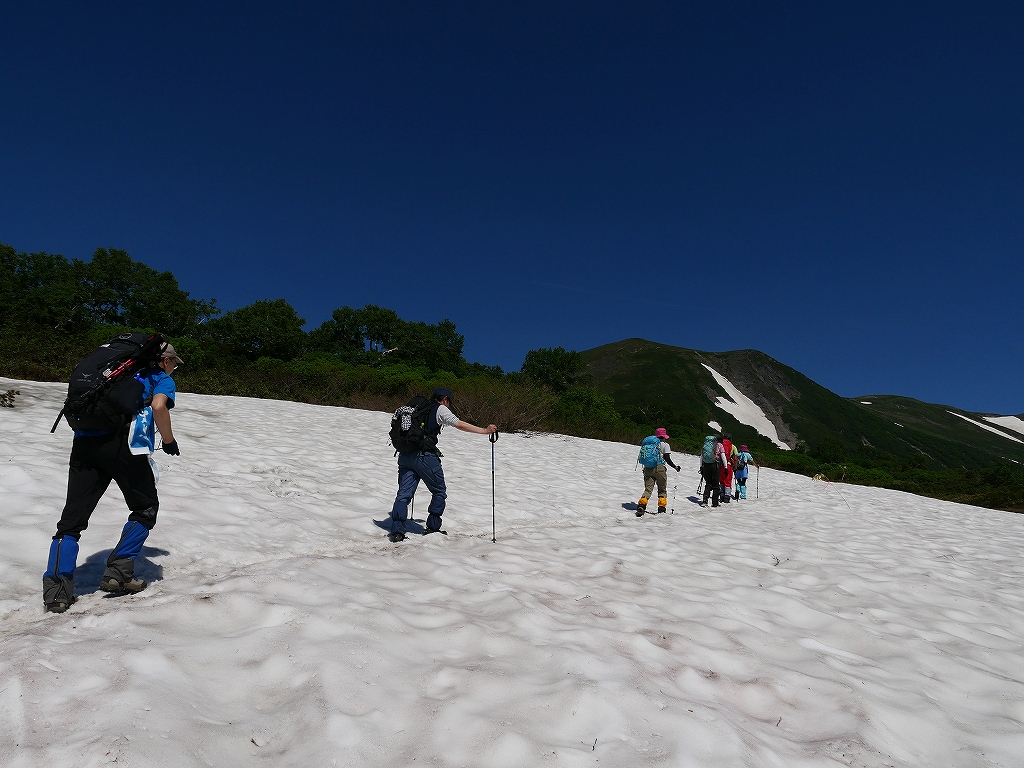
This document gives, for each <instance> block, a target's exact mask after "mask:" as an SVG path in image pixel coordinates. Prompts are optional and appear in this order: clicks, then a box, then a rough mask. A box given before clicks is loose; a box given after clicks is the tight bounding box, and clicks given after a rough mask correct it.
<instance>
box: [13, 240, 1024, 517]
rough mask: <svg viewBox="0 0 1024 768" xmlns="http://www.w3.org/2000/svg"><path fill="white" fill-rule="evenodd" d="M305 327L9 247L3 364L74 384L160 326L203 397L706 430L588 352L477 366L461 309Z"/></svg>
mask: <svg viewBox="0 0 1024 768" xmlns="http://www.w3.org/2000/svg"><path fill="white" fill-rule="evenodd" d="M305 325H306V321H305V319H303V318H302V317H300V316H299V315H298V313H297V312H296V311H295V308H294V307H292V306H291V304H289V303H288V302H287V301H286V300H285V299H274V300H260V301H255V302H253V303H252V304H249V305H247V306H244V307H241V308H239V309H235V310H231V311H229V312H223V311H221V309H220V308H219V307H218V306H217V302H216V301H215V300H213V299H197V298H193V297H192V296H190V295H189V293H188V292H187V291H185V290H184V289H182V288H181V286H180V285H179V284H178V281H177V279H176V278H175V277H174V275H173V274H172V273H170V272H160V271H158V270H155V269H153V268H151V267H149V266H148V265H146V264H144V263H142V262H140V261H135V260H134V259H132V258H131V256H130V255H129V254H128V253H127V252H126V251H123V250H120V249H116V248H99V249H97V250H96V251H95V253H94V254H93V256H92V259H91V260H90V261H88V262H85V261H81V260H79V259H67V258H65V257H64V256H61V255H57V254H49V253H23V252H18V251H16V250H15V249H14V248H13V247H11V246H8V245H4V244H0V375H4V376H7V377H11V378H24V379H34V380H40V381H66V380H67V378H68V375H69V374H70V371H71V370H72V369H73V368H74V366H75V364H76V363H77V362H78V361H79V360H80V359H81V358H82V357H84V356H85V355H86V354H87V353H88V352H90V351H91V350H92V349H93V348H95V347H96V346H97V345H99V344H101V343H103V342H106V341H109V340H110V339H111V338H112V337H113V336H116V335H117V334H119V333H123V332H125V331H129V330H131V331H159V332H162V333H166V334H167V335H168V336H170V338H171V341H172V343H173V344H174V346H175V348H176V349H177V350H178V353H179V354H180V355H181V356H182V357H183V358H184V359H185V361H186V364H185V365H184V366H183V367H182V368H180V369H179V370H178V372H177V373H176V374H175V379H176V380H177V382H178V385H179V388H180V389H182V390H183V391H188V392H196V393H200V394H213V395H238V396H248V397H262V398H270V399H285V400H296V401H301V402H308V403H315V404H321V405H340V406H347V407H354V408H369V409H375V410H385V411H391V410H394V409H395V408H397V407H398V406H399V405H402V404H403V403H404V402H405V401H407V400H408V399H409V398H410V397H411V396H412V395H414V394H429V393H430V391H431V390H432V389H433V388H434V387H437V386H444V387H447V388H448V389H450V390H452V392H453V393H454V394H455V398H456V403H457V405H458V413H459V415H460V416H462V417H463V418H465V419H467V420H468V421H472V422H476V423H489V422H493V423H495V424H497V425H498V426H499V428H500V429H501V430H502V431H506V432H507V431H514V430H542V431H553V432H560V433H564V434H570V435H576V436H580V437H593V438H598V439H608V440H619V441H624V442H635V443H639V441H640V440H641V439H642V438H643V437H644V436H645V435H647V434H650V433H651V432H652V431H653V429H654V427H656V426H664V427H667V428H668V430H669V433H670V434H672V435H673V447H674V448H675V449H676V450H678V451H686V452H690V453H696V452H698V451H699V448H700V443H701V441H702V437H703V434H704V433H705V432H706V429H704V428H703V427H702V426H701V425H695V424H690V423H686V419H685V418H682V417H678V418H677V414H674V412H672V411H671V409H667V410H666V409H662V411H659V412H658V413H657V414H654V413H650V412H647V411H644V410H643V409H633V410H631V411H625V412H623V411H622V410H621V409H618V408H617V407H616V404H615V402H614V401H613V399H612V398H611V397H609V396H607V395H603V394H601V393H600V392H598V391H597V390H596V389H595V388H594V386H593V384H592V382H591V381H590V379H589V377H588V376H587V374H586V363H585V360H584V358H583V355H582V354H581V353H580V352H576V351H572V350H566V349H563V348H562V347H554V348H545V349H534V350H530V351H529V352H527V353H526V356H525V360H524V361H523V365H522V366H521V368H520V369H519V370H518V371H503V370H502V369H501V368H500V367H499V366H488V365H483V364H481V363H473V362H469V361H467V360H466V358H465V357H464V355H463V345H464V342H465V338H464V337H463V336H462V334H460V333H459V332H458V330H457V328H456V326H455V323H453V322H452V321H451V320H448V319H444V320H441V321H439V322H437V323H424V322H414V321H409V320H404V319H402V318H401V317H400V316H399V315H398V313H397V312H395V311H394V310H392V309H388V308H385V307H379V306H376V305H373V304H367V305H365V306H363V307H362V308H352V307H348V306H344V307H339V308H338V309H335V310H334V311H333V312H332V313H331V317H330V319H328V320H326V321H324V322H323V323H321V324H320V325H319V326H318V327H316V328H314V329H312V330H310V331H306V330H305V329H304V326H305ZM655 417H656V418H657V420H658V423H657V424H655V423H652V422H651V420H652V419H653V418H655ZM745 439H746V440H747V442H749V443H750V444H751V446H752V447H755V446H756V447H755V452H756V453H757V455H758V460H759V461H760V463H761V464H762V465H764V466H775V467H777V468H780V469H786V470H789V471H794V472H799V473H802V474H807V475H814V474H818V473H825V474H827V475H828V476H829V477H832V479H838V478H839V477H840V476H842V477H845V478H846V479H847V480H848V481H852V482H856V483H861V484H864V485H876V486H881V487H886V488H896V489H900V490H905V491H910V492H913V493H919V494H921V495H926V496H934V497H937V498H945V499H950V500H953V501H961V502H965V503H972V504H978V505H980V506H987V507H994V508H999V509H1013V510H1018V511H1024V473H1021V472H1020V471H1015V470H1012V469H1008V468H1006V467H994V468H991V469H987V470H974V471H968V470H955V469H949V470H942V471H934V470H927V469H923V468H922V467H921V466H918V465H915V464H914V463H913V462H908V461H907V460H904V459H898V458H896V457H894V456H891V455H888V454H884V453H883V452H879V451H874V452H870V455H869V452H866V451H860V452H857V453H856V454H851V455H841V456H840V455H836V450H835V447H834V446H832V445H831V444H830V443H828V441H826V442H825V443H823V444H821V445H817V446H811V447H810V448H809V450H804V451H792V452H787V451H779V450H777V449H775V447H774V446H772V445H771V444H770V442H769V441H767V439H762V438H760V437H759V436H756V435H753V434H752V435H751V437H749V438H745ZM691 479H692V481H693V483H694V486H696V482H697V480H696V477H694V478H691ZM680 484H681V485H682V486H684V487H685V486H686V481H685V480H681V481H680ZM680 493H685V491H680Z"/></svg>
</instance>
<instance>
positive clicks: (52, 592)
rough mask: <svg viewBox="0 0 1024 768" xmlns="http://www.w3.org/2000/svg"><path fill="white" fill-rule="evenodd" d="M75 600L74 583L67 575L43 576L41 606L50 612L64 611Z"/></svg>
mask: <svg viewBox="0 0 1024 768" xmlns="http://www.w3.org/2000/svg"><path fill="white" fill-rule="evenodd" d="M74 602H75V585H74V583H73V582H72V581H71V579H69V578H68V577H67V576H57V577H56V578H52V579H51V578H49V577H48V576H44V577H43V607H45V608H46V610H47V611H49V612H50V613H64V611H66V610H67V609H68V608H70V607H71V605H72V604H73V603H74Z"/></svg>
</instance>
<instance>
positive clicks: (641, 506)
mask: <svg viewBox="0 0 1024 768" xmlns="http://www.w3.org/2000/svg"><path fill="white" fill-rule="evenodd" d="M671 439H672V438H670V437H669V436H668V431H667V430H666V429H665V428H664V427H658V428H657V429H656V430H654V434H653V435H651V436H650V437H645V438H644V440H643V442H642V443H640V455H639V456H637V462H638V463H639V464H640V465H641V466H642V467H643V468H644V495H643V496H641V497H640V501H638V502H637V504H636V516H637V517H641V516H642V515H643V514H644V512H646V511H647V501H648V499H650V498H651V493H652V492H653V491H654V486H655V484H657V486H658V512H664V511H665V508H666V507H667V506H668V470H667V469H665V466H666V465H668V466H670V467H672V469H674V470H675V471H676V472H678V471H679V467H678V466H676V464H675V463H673V461H672V448H670V447H669V444H668V441H669V440H671Z"/></svg>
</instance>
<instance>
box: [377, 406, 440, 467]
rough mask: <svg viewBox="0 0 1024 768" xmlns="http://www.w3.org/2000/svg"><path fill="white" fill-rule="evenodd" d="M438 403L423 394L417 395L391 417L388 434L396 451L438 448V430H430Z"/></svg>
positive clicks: (405, 451)
mask: <svg viewBox="0 0 1024 768" xmlns="http://www.w3.org/2000/svg"><path fill="white" fill-rule="evenodd" d="M436 407H437V403H435V402H433V401H432V400H428V399H427V398H425V397H423V396H422V395H416V397H414V398H413V399H412V400H410V401H409V402H408V403H406V404H405V405H403V406H402V407H401V408H399V409H398V410H397V411H395V415H394V416H392V417H391V431H390V432H389V433H388V436H389V437H390V438H391V444H392V445H393V446H395V452H396V453H416V452H417V451H433V450H435V449H436V448H437V432H433V433H431V432H428V427H429V426H430V422H431V421H432V420H433V421H435V423H436V419H434V418H432V415H433V411H434V409H435V408H436Z"/></svg>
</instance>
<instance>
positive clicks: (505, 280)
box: [0, 2, 1024, 413]
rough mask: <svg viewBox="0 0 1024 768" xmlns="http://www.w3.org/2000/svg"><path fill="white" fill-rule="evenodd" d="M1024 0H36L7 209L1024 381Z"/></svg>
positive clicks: (8, 117) (925, 395)
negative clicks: (297, 0)
mask: <svg viewBox="0 0 1024 768" xmlns="http://www.w3.org/2000/svg"><path fill="white" fill-rule="evenodd" d="M1022 41H1024V6H1022V4H1020V3H966V2H965V3H959V4H953V3H942V2H921V3H896V2H876V3H823V2H806V3H783V2H764V3H723V2H708V3H688V4H687V3H679V2H670V3H598V2H588V3H578V4H560V3H551V2H541V3H536V4H531V3H525V2H515V3H507V4H490V3H481V2H471V3H465V4H454V3H447V4H442V3H438V4H434V3H420V2H416V3H413V2H409V3H365V2H361V3H352V4H340V3H324V4H322V6H318V5H317V4H315V3H306V4H285V3H281V4H278V5H273V6H266V5H264V4H260V3H254V2H245V3H238V4H228V3H220V2H218V3H202V4H199V3H182V2H175V3H138V2H132V3H127V2H125V3H103V4H99V3H67V4H54V3H23V4H14V3H5V4H4V5H3V6H2V7H0V57H2V66H0V104H2V112H0V241H2V242H5V243H8V244H10V245H13V246H15V247H16V248H18V249H19V250H27V251H40V250H42V251H50V252H56V253H63V254H64V255H66V256H69V257H78V258H82V259H88V258H89V256H91V254H92V252H93V250H95V249H96V248H97V247H100V246H112V247H119V248H124V249H126V250H128V252H129V253H131V254H132V256H133V257H135V258H136V259H139V260H142V261H144V262H146V263H147V264H149V265H151V266H153V267H156V268H159V269H169V270H171V271H172V272H174V274H175V276H176V277H177V278H178V279H179V281H180V282H181V284H182V286H183V287H184V288H185V289H186V290H188V291H190V292H191V293H192V295H193V296H196V297H202V298H211V297H212V298H216V299H217V300H218V301H219V302H220V305H221V306H222V307H223V308H225V309H233V308H236V307H239V306H242V305H245V304H248V303H250V302H252V301H255V300H257V299H268V298H269V299H273V298H281V297H283V298H286V299H288V301H290V302H291V303H292V304H293V305H294V306H295V307H296V308H297V309H298V311H299V314H300V315H301V316H302V317H305V318H306V319H307V320H308V325H307V328H312V327H315V325H318V324H319V323H320V322H322V321H323V320H324V319H326V318H328V317H329V316H330V312H331V310H332V309H334V308H335V307H339V306H342V305H345V304H348V305H350V306H362V305H363V304H366V303H375V304H381V305H384V306H388V307H391V308H393V309H395V310H397V311H398V312H399V314H400V315H402V316H403V317H405V318H407V319H412V320H425V321H427V322H436V321H438V320H440V319H442V318H445V317H448V318H451V319H452V320H453V321H455V323H456V324H457V325H458V328H459V330H460V331H461V332H462V333H464V334H465V336H466V347H465V353H466V356H467V357H468V358H469V359H470V360H475V361H479V362H484V363H489V364H500V365H501V366H503V367H505V368H507V369H517V368H518V367H519V365H520V364H521V363H522V360H523V357H524V355H525V353H526V351H527V350H529V349H532V348H536V347H542V346H564V347H566V348H571V349H587V348H590V347H594V346H597V345H599V344H604V343H607V342H612V341H618V340H620V339H624V338H628V337H632V336H642V337H645V338H648V339H653V340H656V341H661V342H665V343H668V344H674V345H678V346H684V347H693V348H697V349H703V350H709V351H724V350H729V349H739V348H755V349H760V350H762V351H764V352H767V353H768V354H770V355H772V356H773V357H776V358H777V359H779V360H780V361H782V362H784V363H787V364H789V365H791V366H793V367H795V368H797V369H798V370H800V371H801V372H803V373H805V374H806V375H808V376H810V377H811V378H813V379H815V380H816V381H818V382H819V383H821V384H823V385H825V386H827V387H829V388H830V389H832V390H834V391H836V392H838V393H839V394H842V395H847V396H854V395H862V394H869V393H896V394H903V395H908V396H912V397H917V398H921V399H923V400H928V401H932V402H942V403H948V404H952V405H957V406H960V407H963V408H967V409H970V410H977V411H990V412H1000V413H1020V412H1021V411H1024V388H1022V386H1021V381H1022V380H1024V361H1022V354H1021V353H1022V344H1021V331H1022V328H1021V315H1022V313H1021V304H1022V298H1024V253H1022V251H1024V149H1022V141H1024V87H1022V78H1024V43H1022Z"/></svg>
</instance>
